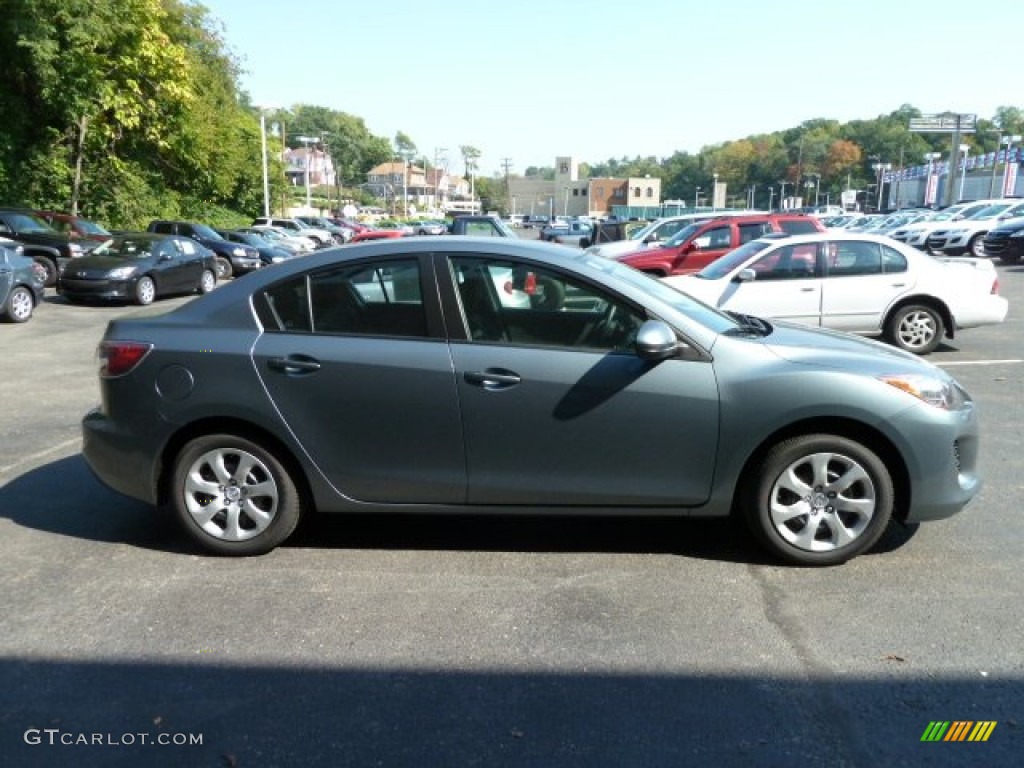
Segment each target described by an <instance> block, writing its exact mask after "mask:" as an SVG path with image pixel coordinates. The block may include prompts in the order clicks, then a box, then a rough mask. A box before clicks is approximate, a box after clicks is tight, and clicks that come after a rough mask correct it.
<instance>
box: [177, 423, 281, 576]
mask: <svg viewBox="0 0 1024 768" xmlns="http://www.w3.org/2000/svg"><path fill="white" fill-rule="evenodd" d="M171 493H172V505H173V508H174V511H175V513H176V514H177V516H178V519H179V520H180V521H181V523H182V525H183V526H184V528H185V530H186V532H187V533H188V534H189V535H190V536H191V537H192V538H193V539H195V540H196V541H198V542H199V543H200V544H201V545H202V546H203V547H204V548H206V549H207V550H210V551H211V552H215V553H217V554H221V555H243V556H244V555H262V554H264V553H266V552H269V551H271V550H272V549H274V548H275V547H276V546H277V545H279V544H280V543H281V542H283V541H284V540H285V539H287V538H288V537H289V536H290V535H291V534H292V532H293V531H294V530H295V527H296V526H297V525H298V523H299V518H300V517H301V504H300V501H299V494H298V491H297V490H296V487H295V483H294V482H293V481H292V479H291V477H290V476H289V474H288V471H287V470H286V469H285V468H284V466H283V465H282V464H281V462H280V461H278V459H277V457H276V456H274V454H273V453H271V452H270V451H268V450H266V449H264V448H263V447H262V446H261V445H258V444H257V443H255V442H252V441H250V440H247V439H245V438H241V437H237V436H234V435H205V436H203V437H198V438H196V439H195V440H192V441H191V442H189V443H188V444H186V445H185V447H184V448H183V449H182V450H181V452H180V453H179V454H178V457H177V459H176V460H175V462H174V470H173V474H172V478H171Z"/></svg>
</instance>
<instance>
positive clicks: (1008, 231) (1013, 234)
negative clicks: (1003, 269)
mask: <svg viewBox="0 0 1024 768" xmlns="http://www.w3.org/2000/svg"><path fill="white" fill-rule="evenodd" d="M984 243H985V255H986V256H990V257H992V258H997V259H999V260H1000V261H1002V262H1003V263H1004V264H1016V263H1017V262H1019V261H1020V260H1021V259H1022V258H1024V216H1022V217H1020V218H1016V219H1009V220H1008V221H1004V222H1003V223H1001V224H1000V225H999V226H998V227H996V228H995V229H993V230H991V231H990V232H989V233H988V234H987V235H985V240H984Z"/></svg>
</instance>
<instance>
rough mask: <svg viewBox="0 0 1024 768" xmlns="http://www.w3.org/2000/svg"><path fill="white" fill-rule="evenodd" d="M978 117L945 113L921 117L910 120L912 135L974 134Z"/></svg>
mask: <svg viewBox="0 0 1024 768" xmlns="http://www.w3.org/2000/svg"><path fill="white" fill-rule="evenodd" d="M977 119H978V116H977V115H958V114H955V113H953V112H943V113H942V114H938V115H921V117H912V118H910V131H911V132H912V133H958V132H959V133H974V132H975V123H976V122H977Z"/></svg>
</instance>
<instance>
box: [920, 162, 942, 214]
mask: <svg viewBox="0 0 1024 768" xmlns="http://www.w3.org/2000/svg"><path fill="white" fill-rule="evenodd" d="M940 157H942V153H941V152H925V153H924V160H925V162H926V163H928V177H927V178H926V179H925V183H924V204H925V206H930V205H931V204H932V203H934V202H935V200H934V198H933V197H932V191H933V186H932V184H933V181H934V180H933V179H932V176H933V172H934V169H935V161H936V160H938V159H939V158H940Z"/></svg>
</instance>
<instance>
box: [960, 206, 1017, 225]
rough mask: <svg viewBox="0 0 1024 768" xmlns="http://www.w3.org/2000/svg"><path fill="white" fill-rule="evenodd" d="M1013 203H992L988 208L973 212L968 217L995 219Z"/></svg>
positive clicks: (973, 218) (975, 219) (976, 219)
mask: <svg viewBox="0 0 1024 768" xmlns="http://www.w3.org/2000/svg"><path fill="white" fill-rule="evenodd" d="M1011 205H1012V203H1003V204H1000V205H990V206H988V207H987V208H982V209H981V210H980V211H978V212H977V213H972V214H971V215H970V216H968V217H967V218H968V219H972V220H974V221H978V220H984V219H994V218H995V217H996V216H998V215H999V214H1000V213H1002V212H1003V211H1005V210H1006V209H1007V208H1009V207H1010V206H1011Z"/></svg>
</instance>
